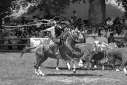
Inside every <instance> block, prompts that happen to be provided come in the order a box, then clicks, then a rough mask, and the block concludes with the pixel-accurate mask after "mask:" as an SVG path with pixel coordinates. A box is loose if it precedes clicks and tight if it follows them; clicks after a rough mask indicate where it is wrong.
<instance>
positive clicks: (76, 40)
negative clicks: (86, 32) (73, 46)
mask: <svg viewBox="0 0 127 85" xmlns="http://www.w3.org/2000/svg"><path fill="white" fill-rule="evenodd" d="M72 34H75V36H76V37H77V38H78V36H77V34H76V33H75V30H72V31H71V32H70V36H71V38H72V39H73V40H74V41H75V42H81V41H80V40H78V39H75V38H74V37H73V36H72Z"/></svg>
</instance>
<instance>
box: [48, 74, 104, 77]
mask: <svg viewBox="0 0 127 85" xmlns="http://www.w3.org/2000/svg"><path fill="white" fill-rule="evenodd" d="M46 76H66V77H83V76H100V77H101V76H103V75H95V74H76V73H71V74H65V73H61V74H46Z"/></svg>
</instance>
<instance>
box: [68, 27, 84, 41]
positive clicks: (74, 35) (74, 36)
mask: <svg viewBox="0 0 127 85" xmlns="http://www.w3.org/2000/svg"><path fill="white" fill-rule="evenodd" d="M70 36H71V38H72V39H73V40H74V41H75V42H81V41H82V40H83V39H84V37H83V35H82V33H81V32H80V31H79V30H78V29H75V30H72V31H71V32H70Z"/></svg>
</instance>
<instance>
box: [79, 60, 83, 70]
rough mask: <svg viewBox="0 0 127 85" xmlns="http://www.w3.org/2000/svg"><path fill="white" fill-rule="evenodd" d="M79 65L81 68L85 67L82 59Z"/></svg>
mask: <svg viewBox="0 0 127 85" xmlns="http://www.w3.org/2000/svg"><path fill="white" fill-rule="evenodd" d="M78 65H79V67H80V68H82V67H83V61H82V60H81V59H80V60H79V64H78Z"/></svg>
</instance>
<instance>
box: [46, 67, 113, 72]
mask: <svg viewBox="0 0 127 85" xmlns="http://www.w3.org/2000/svg"><path fill="white" fill-rule="evenodd" d="M45 68H47V69H56V67H45ZM59 69H60V70H68V68H67V67H59ZM71 69H72V68H71ZM76 70H91V71H96V70H102V69H101V68H94V67H92V68H76ZM105 70H112V69H111V68H106V69H105Z"/></svg>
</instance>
